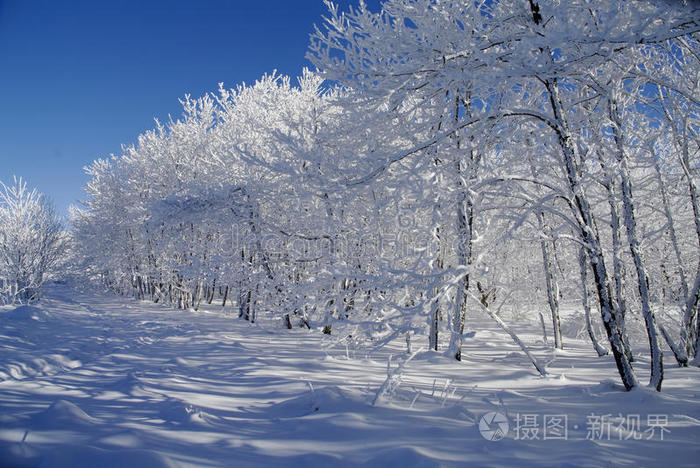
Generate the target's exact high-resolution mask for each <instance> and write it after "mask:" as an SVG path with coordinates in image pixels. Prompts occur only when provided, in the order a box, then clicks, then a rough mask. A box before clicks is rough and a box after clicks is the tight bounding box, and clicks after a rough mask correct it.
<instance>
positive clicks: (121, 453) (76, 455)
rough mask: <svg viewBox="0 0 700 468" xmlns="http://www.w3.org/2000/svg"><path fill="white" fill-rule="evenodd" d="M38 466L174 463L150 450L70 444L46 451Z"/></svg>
mask: <svg viewBox="0 0 700 468" xmlns="http://www.w3.org/2000/svg"><path fill="white" fill-rule="evenodd" d="M38 466H39V468H48V467H51V468H63V467H66V468H68V467H76V466H85V467H87V466H94V467H99V468H123V467H127V466H129V467H131V466H133V467H137V466H144V467H145V466H147V467H149V468H169V467H172V466H174V465H173V464H172V463H170V462H169V461H168V460H167V459H166V458H165V457H163V456H162V455H160V454H159V453H157V452H154V451H151V450H124V449H120V450H103V449H98V448H95V447H89V446H78V445H71V446H63V447H60V448H58V449H57V450H55V451H50V452H48V453H47V454H46V455H45V456H44V457H43V458H42V460H41V462H40V463H39V465H38Z"/></svg>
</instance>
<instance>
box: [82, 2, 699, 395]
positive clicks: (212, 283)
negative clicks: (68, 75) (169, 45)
mask: <svg viewBox="0 0 700 468" xmlns="http://www.w3.org/2000/svg"><path fill="white" fill-rule="evenodd" d="M699 31H700V11H699V10H698V9H697V8H696V7H693V6H691V5H683V4H680V3H679V4H673V5H671V4H669V3H667V2H654V1H651V2H627V1H606V2H595V3H591V2H587V1H583V0H580V1H572V2H533V1H510V0H509V1H498V2H486V3H483V4H482V3H480V2H471V3H470V2H461V1H460V2H457V1H454V2H450V1H441V2H435V1H431V0H388V1H387V2H385V3H384V5H383V9H382V11H381V12H372V11H369V10H367V9H366V8H365V7H364V6H362V5H360V6H359V7H358V8H356V9H351V10H350V11H349V12H341V11H339V10H338V9H337V7H335V6H332V5H331V7H330V12H329V17H328V19H327V21H326V23H325V27H323V28H320V29H317V30H316V32H315V33H314V34H313V35H312V38H311V45H310V51H309V58H310V59H311V60H312V62H313V63H314V64H315V65H316V66H317V67H318V68H319V70H320V71H319V72H318V73H311V72H305V73H304V75H303V76H302V77H301V78H300V79H299V82H298V84H295V85H294V86H293V85H292V84H291V82H290V79H289V78H287V77H281V76H277V75H269V76H265V77H263V78H262V79H261V80H260V81H258V82H257V83H255V84H254V85H253V86H240V87H238V88H236V89H233V90H228V89H225V88H223V86H220V89H219V91H218V93H214V94H212V95H207V96H204V97H201V98H198V99H192V98H190V97H187V98H186V99H185V100H183V107H184V114H183V117H182V118H181V119H179V120H176V121H170V122H167V123H163V124H160V123H159V124H158V125H157V127H156V128H155V129H154V130H152V131H149V132H146V133H145V134H143V135H141V136H139V138H138V142H137V143H136V144H134V145H133V146H129V147H126V148H125V149H124V151H123V154H121V155H119V156H113V157H111V158H110V159H107V160H98V161H96V162H95V163H94V164H93V165H92V166H90V167H89V168H88V172H89V174H90V175H91V177H92V180H91V181H90V183H89V184H88V186H87V187H86V190H87V195H88V196H87V199H86V201H85V202H84V206H83V207H82V208H80V209H76V210H74V212H73V213H72V223H73V226H74V232H73V234H74V242H75V245H76V257H75V258H76V259H77V261H79V262H80V265H81V266H80V270H81V271H83V272H84V273H85V274H86V275H87V276H89V277H90V278H91V279H93V280H96V281H99V282H101V283H102V284H103V285H104V286H106V287H108V288H111V289H112V290H114V291H116V292H119V293H122V294H134V295H136V296H137V297H139V298H142V299H146V298H148V299H151V300H153V301H156V302H165V303H168V304H170V305H174V306H177V307H182V308H190V307H193V308H195V309H196V308H198V307H199V306H200V305H201V304H202V303H214V301H216V302H217V303H221V304H223V305H226V304H232V305H235V307H237V309H238V311H239V315H240V316H241V317H244V318H246V319H248V320H251V321H254V320H256V317H258V316H259V315H260V314H265V315H267V316H274V317H278V318H279V320H280V323H282V324H285V325H286V326H288V327H294V326H305V327H309V328H319V329H322V330H324V331H325V332H326V333H338V330H339V329H342V330H343V332H344V333H346V334H348V335H352V336H353V337H358V336H362V335H363V334H364V335H367V336H371V337H372V339H373V343H374V344H375V345H377V344H381V343H382V342H387V341H390V340H392V339H395V338H397V337H399V336H404V335H406V336H409V337H410V336H411V335H423V336H426V342H427V344H428V345H429V346H430V348H432V349H435V350H438V349H440V347H441V346H445V345H446V346H447V347H446V352H447V353H448V354H449V355H450V356H452V357H454V358H456V359H461V357H462V355H461V353H462V349H461V348H462V340H463V338H464V337H465V333H466V331H467V329H468V328H469V324H468V323H467V311H468V310H469V309H473V308H486V309H487V310H489V311H491V310H496V309H497V308H498V307H499V306H500V305H502V304H504V303H506V302H513V303H527V304H535V309H537V308H538V307H539V306H540V305H542V304H544V307H545V308H546V309H547V314H548V316H549V318H548V320H547V321H548V322H549V325H548V328H549V330H550V331H551V332H553V337H554V340H555V343H554V344H555V346H557V347H563V346H564V342H563V338H562V333H561V323H560V322H561V319H560V316H559V308H560V302H562V301H563V300H572V299H575V300H577V301H582V302H581V305H582V309H583V310H584V317H585V321H586V325H587V330H588V333H589V336H590V338H591V340H592V344H593V346H594V349H595V351H596V352H598V353H599V354H601V355H602V354H605V353H606V352H608V349H609V350H610V351H611V352H612V353H613V355H614V357H615V362H616V364H617V367H618V370H619V373H620V376H621V378H622V382H623V384H624V385H625V387H626V388H628V389H629V388H632V387H634V386H636V385H638V382H637V377H636V375H635V371H634V369H633V367H632V362H633V360H634V355H633V350H632V347H633V345H634V344H635V343H630V334H629V333H628V330H627V322H628V321H629V320H630V317H641V318H642V319H643V322H644V325H645V330H646V333H647V342H648V343H647V344H648V348H649V351H650V360H651V368H652V375H651V379H650V383H651V385H652V386H653V387H654V388H656V389H660V388H661V384H662V380H663V359H662V352H661V350H662V341H661V340H662V338H660V334H659V330H660V331H661V332H662V333H663V335H664V337H665V340H666V341H667V342H668V344H669V345H670V346H671V348H672V350H673V353H674V355H675V357H676V360H677V361H678V363H679V364H680V365H688V364H689V363H691V361H693V359H695V360H696V361H695V362H697V358H698V350H699V346H698V336H699V331H700V322H699V321H698V314H697V310H698V298H699V296H700V255H699V252H700V208H699V206H700V204H699V200H698V193H697V177H698V154H699V151H700V145H699V143H700V139H699V138H698V129H699V127H698V117H699V114H698V108H699V107H698V104H699V103H700V99H699V96H700V93H699V92H698V86H699V85H698V83H699V80H698V77H699V76H700V42H699V41H698V36H697V35H698V32H699ZM540 308H541V307H540ZM661 308H663V310H664V311H665V313H664V314H665V315H664V316H663V317H661V318H659V317H658V314H659V310H661ZM592 310H596V311H597V312H596V313H593V312H592ZM659 320H660V321H661V322H664V323H673V327H669V328H668V329H667V328H664V327H663V326H661V324H660V323H658V322H659ZM674 320H675V322H674ZM598 324H602V329H603V330H604V333H605V336H604V337H596V329H597V327H598ZM341 325H342V326H341ZM443 337H444V338H445V339H444V340H442V338H443ZM637 344H638V343H637Z"/></svg>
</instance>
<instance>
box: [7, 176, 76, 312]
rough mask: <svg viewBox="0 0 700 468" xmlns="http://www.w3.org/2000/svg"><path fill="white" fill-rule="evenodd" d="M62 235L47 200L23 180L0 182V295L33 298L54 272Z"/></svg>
mask: <svg viewBox="0 0 700 468" xmlns="http://www.w3.org/2000/svg"><path fill="white" fill-rule="evenodd" d="M66 245H67V244H66V236H65V233H64V230H63V227H62V225H61V222H60V221H59V219H58V217H57V216H56V213H55V212H54V209H53V206H52V205H51V202H50V201H49V200H48V199H47V198H46V197H45V196H44V195H41V194H40V193H39V192H37V191H36V189H33V190H29V189H28V188H27V183H26V182H25V181H23V180H22V179H21V178H20V179H17V178H15V180H14V184H13V185H9V186H8V185H5V184H4V183H1V182H0V298H1V299H2V301H3V302H5V303H12V304H14V303H21V304H24V303H28V302H33V301H37V300H39V298H40V295H41V287H42V285H43V284H44V282H46V281H47V280H48V279H51V278H52V277H54V276H55V275H56V274H57V273H58V268H59V266H60V263H61V261H62V257H63V254H64V252H65V248H66Z"/></svg>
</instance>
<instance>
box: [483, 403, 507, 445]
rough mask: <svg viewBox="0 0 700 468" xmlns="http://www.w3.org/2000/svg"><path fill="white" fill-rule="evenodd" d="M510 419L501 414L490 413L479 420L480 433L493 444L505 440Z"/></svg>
mask: <svg viewBox="0 0 700 468" xmlns="http://www.w3.org/2000/svg"><path fill="white" fill-rule="evenodd" d="M509 428H510V425H509V424H508V418H506V417H505V416H504V415H503V414H501V413H496V412H493V411H492V412H490V413H486V414H485V415H483V416H482V417H481V420H479V432H481V436H482V437H483V438H484V439H486V440H490V441H492V442H497V441H499V440H501V439H503V438H504V437H505V436H506V435H507V434H508V429H509Z"/></svg>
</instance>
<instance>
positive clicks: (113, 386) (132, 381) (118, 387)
mask: <svg viewBox="0 0 700 468" xmlns="http://www.w3.org/2000/svg"><path fill="white" fill-rule="evenodd" d="M140 386H141V381H140V380H139V378H138V375H136V374H134V373H133V372H129V373H128V374H127V375H125V376H124V377H122V378H120V379H117V380H115V381H114V382H112V383H110V384H108V385H106V386H105V388H107V389H109V390H114V391H118V392H121V393H124V394H125V395H128V394H130V393H131V392H132V391H133V390H134V389H135V388H138V387H140Z"/></svg>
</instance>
